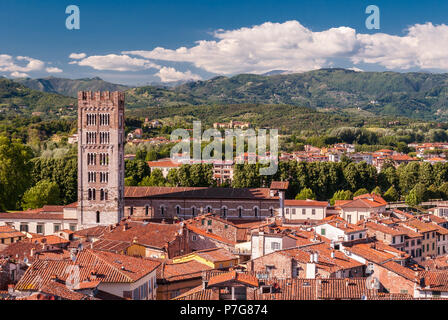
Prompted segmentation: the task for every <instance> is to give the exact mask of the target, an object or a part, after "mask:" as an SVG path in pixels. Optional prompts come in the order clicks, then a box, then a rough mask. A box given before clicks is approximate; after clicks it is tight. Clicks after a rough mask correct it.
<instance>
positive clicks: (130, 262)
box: [16, 249, 160, 290]
mask: <svg viewBox="0 0 448 320" xmlns="http://www.w3.org/2000/svg"><path fill="white" fill-rule="evenodd" d="M75 265H76V266H78V267H79V280H80V282H84V281H88V280H94V281H97V280H99V281H101V282H105V283H133V282H135V281H137V280H139V279H140V278H142V277H143V276H145V275H147V274H149V273H151V272H153V271H154V270H155V269H156V268H157V267H158V266H159V265H160V262H157V261H154V260H150V259H142V258H135V257H130V256H126V255H121V254H115V253H111V252H104V251H94V250H90V249H86V250H83V251H81V252H80V253H79V254H78V256H77V257H76V261H75V262H72V261H71V260H36V261H34V262H33V264H32V265H31V266H30V267H29V268H28V270H27V271H26V272H25V274H24V275H23V276H22V278H21V279H20V280H19V282H18V283H17V285H16V289H17V290H39V289H40V288H42V286H44V285H45V284H48V283H50V281H52V280H51V279H52V278H53V277H54V276H55V275H56V276H57V277H58V278H59V279H60V280H61V281H65V280H66V279H67V277H68V275H69V272H68V271H69V268H70V266H75ZM92 272H95V273H96V277H97V278H96V279H92Z"/></svg>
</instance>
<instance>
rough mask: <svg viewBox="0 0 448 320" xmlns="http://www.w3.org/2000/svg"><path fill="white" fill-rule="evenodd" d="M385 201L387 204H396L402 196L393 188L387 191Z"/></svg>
mask: <svg viewBox="0 0 448 320" xmlns="http://www.w3.org/2000/svg"><path fill="white" fill-rule="evenodd" d="M383 198H384V200H386V201H387V202H394V201H398V200H399V199H400V195H399V194H398V191H397V189H395V187H394V186H391V187H390V188H389V189H387V191H386V192H385V193H384V196H383Z"/></svg>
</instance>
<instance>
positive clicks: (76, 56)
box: [68, 53, 87, 60]
mask: <svg viewBox="0 0 448 320" xmlns="http://www.w3.org/2000/svg"><path fill="white" fill-rule="evenodd" d="M68 57H69V58H70V59H75V60H78V59H84V58H85V57H87V55H86V54H85V53H71V54H70V55H69V56H68Z"/></svg>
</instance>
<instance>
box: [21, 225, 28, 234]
mask: <svg viewBox="0 0 448 320" xmlns="http://www.w3.org/2000/svg"><path fill="white" fill-rule="evenodd" d="M20 231H22V232H28V224H26V223H22V224H21V225H20Z"/></svg>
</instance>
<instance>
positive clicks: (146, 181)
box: [138, 169, 166, 187]
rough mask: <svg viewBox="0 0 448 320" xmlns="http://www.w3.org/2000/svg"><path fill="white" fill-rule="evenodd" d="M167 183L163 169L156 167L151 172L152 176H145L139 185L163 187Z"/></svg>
mask: <svg viewBox="0 0 448 320" xmlns="http://www.w3.org/2000/svg"><path fill="white" fill-rule="evenodd" d="M165 184H166V180H165V178H164V177H163V173H162V170H160V169H154V170H152V172H151V176H146V177H144V178H143V179H142V181H141V182H140V183H139V184H138V185H139V186H148V187H163V186H164V185H165Z"/></svg>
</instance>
